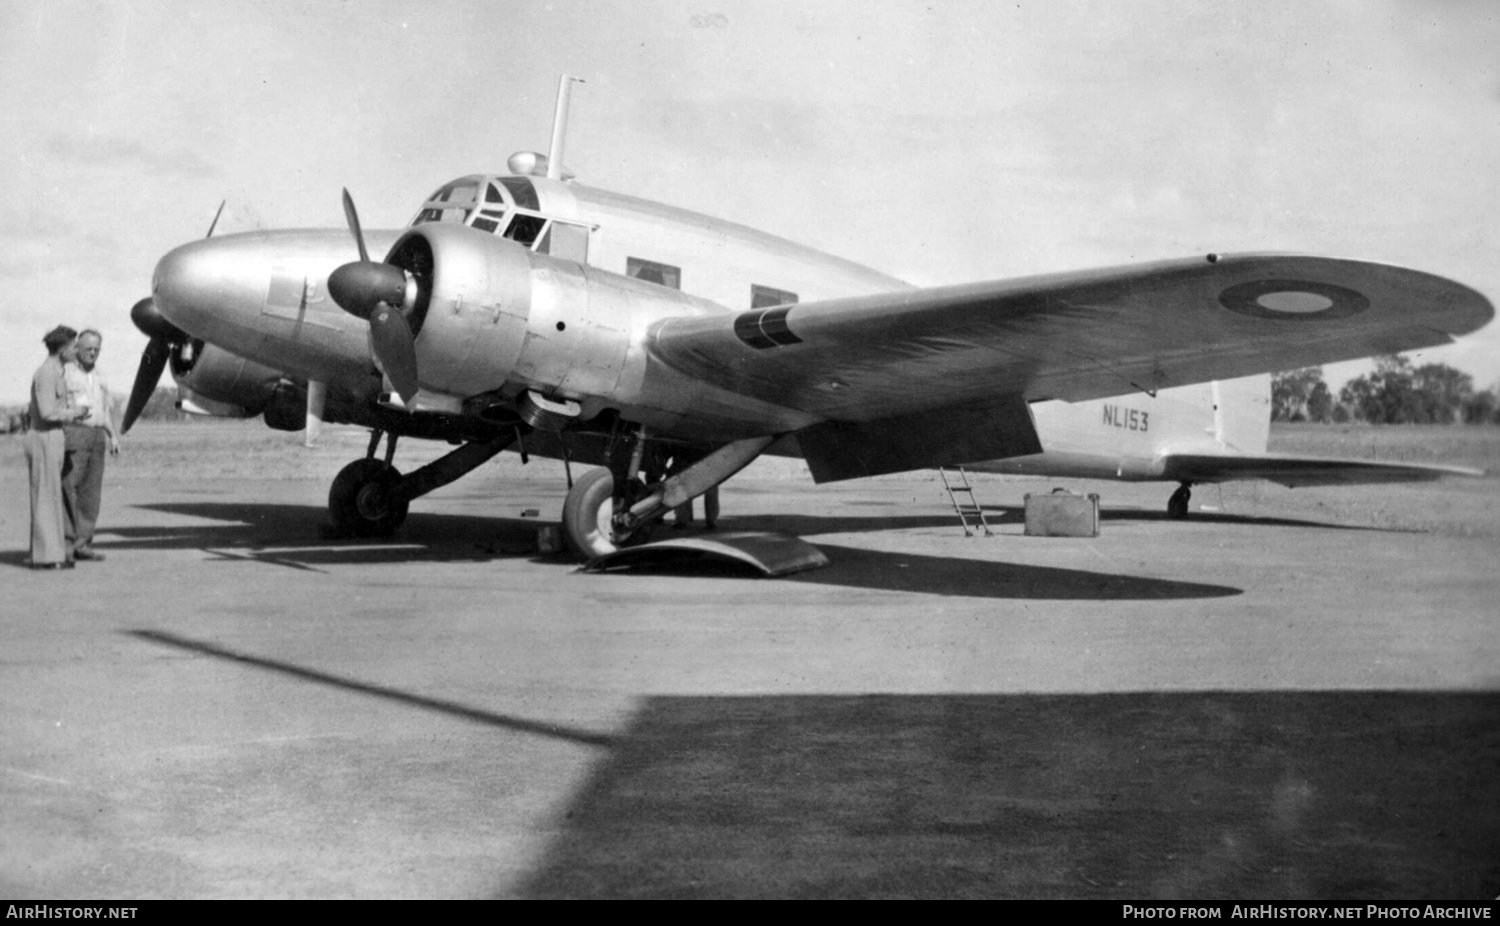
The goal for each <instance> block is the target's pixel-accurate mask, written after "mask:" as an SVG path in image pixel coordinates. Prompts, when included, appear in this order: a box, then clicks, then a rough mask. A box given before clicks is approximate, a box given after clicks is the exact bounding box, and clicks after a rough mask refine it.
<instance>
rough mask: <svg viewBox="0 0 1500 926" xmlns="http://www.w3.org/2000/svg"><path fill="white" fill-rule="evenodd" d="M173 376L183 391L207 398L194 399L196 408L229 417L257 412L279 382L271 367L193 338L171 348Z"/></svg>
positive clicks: (263, 406) (251, 414)
mask: <svg viewBox="0 0 1500 926" xmlns="http://www.w3.org/2000/svg"><path fill="white" fill-rule="evenodd" d="M172 376H173V378H174V379H175V380H176V381H177V385H178V387H179V388H180V389H182V390H184V391H185V394H186V393H191V394H192V396H194V397H196V398H198V399H206V400H208V401H207V402H203V401H198V402H196V406H197V408H198V410H200V411H207V413H208V414H211V415H216V416H221V417H232V418H234V417H246V418H248V417H251V416H253V415H258V414H260V413H261V412H262V411H264V410H265V408H266V405H267V403H269V402H270V401H271V397H272V396H273V394H275V392H276V387H277V384H278V383H280V382H281V373H279V372H278V371H276V370H273V369H271V368H270V367H267V366H262V365H261V364H258V363H256V362H254V361H253V360H246V359H245V358H244V357H240V356H237V355H235V354H231V353H230V352H229V351H227V350H224V349H223V348H222V347H215V346H214V345H212V344H204V343H203V342H202V341H196V340H195V341H190V342H188V343H187V344H184V345H182V346H181V348H180V349H177V350H174V353H173V357H172ZM300 427H301V424H300V423H299V424H298V428H300Z"/></svg>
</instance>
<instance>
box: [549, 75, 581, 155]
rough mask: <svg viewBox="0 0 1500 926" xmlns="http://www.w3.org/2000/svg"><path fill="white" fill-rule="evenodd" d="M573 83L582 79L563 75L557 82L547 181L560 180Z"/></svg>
mask: <svg viewBox="0 0 1500 926" xmlns="http://www.w3.org/2000/svg"><path fill="white" fill-rule="evenodd" d="M575 82H576V83H580V84H581V83H583V82H584V80H583V78H582V77H573V76H571V75H568V74H564V75H562V76H561V77H560V78H558V81H557V111H556V113H555V114H554V115H553V117H552V147H551V148H549V149H547V179H549V180H559V179H561V178H562V172H563V167H562V155H563V137H564V136H565V135H566V134H567V131H568V98H569V97H570V96H571V95H572V91H573V84H574V83H575Z"/></svg>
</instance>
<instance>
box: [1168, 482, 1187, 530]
mask: <svg viewBox="0 0 1500 926" xmlns="http://www.w3.org/2000/svg"><path fill="white" fill-rule="evenodd" d="M1192 497H1193V491H1192V487H1191V486H1189V485H1188V484H1187V483H1183V484H1182V486H1181V487H1179V488H1178V489H1177V491H1176V492H1173V493H1172V497H1171V498H1169V499H1167V517H1169V518H1171V519H1173V520H1174V521H1178V520H1181V519H1183V518H1185V517H1187V516H1188V500H1189V499H1191V498H1192Z"/></svg>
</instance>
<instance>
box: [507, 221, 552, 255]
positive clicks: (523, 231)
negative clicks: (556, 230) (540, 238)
mask: <svg viewBox="0 0 1500 926" xmlns="http://www.w3.org/2000/svg"><path fill="white" fill-rule="evenodd" d="M546 224H547V220H546V219H544V218H542V217H541V216H539V215H525V214H522V215H518V216H516V217H515V219H513V220H512V221H511V223H510V228H508V229H506V231H505V237H507V238H509V239H510V240H512V241H515V242H519V243H520V244H524V245H526V246H527V247H528V248H529V247H531V245H532V244H533V243H534V242H535V241H536V236H537V235H540V234H541V233H542V226H543V225H546Z"/></svg>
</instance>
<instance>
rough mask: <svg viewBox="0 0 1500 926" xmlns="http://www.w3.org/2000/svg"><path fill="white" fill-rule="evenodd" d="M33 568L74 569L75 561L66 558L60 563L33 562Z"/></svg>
mask: <svg viewBox="0 0 1500 926" xmlns="http://www.w3.org/2000/svg"><path fill="white" fill-rule="evenodd" d="M31 568H32V569H72V568H73V561H72V560H70V559H65V560H63V561H62V562H60V563H32V564H31Z"/></svg>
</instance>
